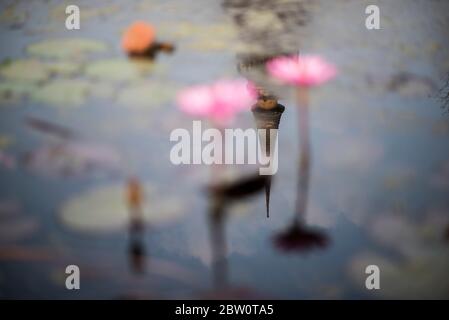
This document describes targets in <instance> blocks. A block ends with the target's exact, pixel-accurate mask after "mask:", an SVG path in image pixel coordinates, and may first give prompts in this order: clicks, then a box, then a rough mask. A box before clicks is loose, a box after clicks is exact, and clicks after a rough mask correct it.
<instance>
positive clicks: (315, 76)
mask: <svg viewBox="0 0 449 320" xmlns="http://www.w3.org/2000/svg"><path fill="white" fill-rule="evenodd" d="M267 69H268V72H269V73H270V74H271V75H272V76H273V77H275V78H276V79H278V80H280V81H281V82H283V83H286V84H290V85H295V86H304V87H312V86H317V85H321V84H323V83H325V82H327V81H329V80H331V79H332V78H334V77H335V75H336V74H337V69H336V68H335V67H334V66H333V65H331V64H330V63H328V62H327V61H325V60H324V59H323V58H321V57H319V56H287V57H277V58H275V59H273V60H271V61H269V62H268V63H267Z"/></svg>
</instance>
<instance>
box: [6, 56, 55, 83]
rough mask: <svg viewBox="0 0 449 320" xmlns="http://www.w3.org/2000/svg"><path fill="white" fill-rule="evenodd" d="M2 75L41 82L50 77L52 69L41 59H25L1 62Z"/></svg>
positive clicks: (18, 79) (11, 78)
mask: <svg viewBox="0 0 449 320" xmlns="http://www.w3.org/2000/svg"><path fill="white" fill-rule="evenodd" d="M0 75H1V76H2V77H4V78H6V79H8V80H16V81H29V82H40V81H44V80H47V79H48V78H49V77H50V71H49V70H48V69H47V66H46V65H45V64H44V63H42V62H41V61H39V60H36V59H23V60H13V61H9V62H6V63H3V64H1V65H0Z"/></svg>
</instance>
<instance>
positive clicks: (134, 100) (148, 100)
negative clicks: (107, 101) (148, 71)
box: [118, 81, 176, 108]
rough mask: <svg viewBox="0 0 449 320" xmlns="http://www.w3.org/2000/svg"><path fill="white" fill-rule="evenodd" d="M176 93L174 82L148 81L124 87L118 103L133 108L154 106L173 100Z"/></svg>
mask: <svg viewBox="0 0 449 320" xmlns="http://www.w3.org/2000/svg"><path fill="white" fill-rule="evenodd" d="M175 94H176V87H175V86H174V85H173V84H164V83H158V82H154V81H146V82H143V83H139V84H136V85H133V86H130V87H127V88H125V89H123V90H122V91H121V92H120V93H119V95H118V103H119V104H121V105H124V106H128V107H133V108H154V107H157V106H160V105H162V104H164V103H167V102H169V101H172V100H173V99H174V96H175Z"/></svg>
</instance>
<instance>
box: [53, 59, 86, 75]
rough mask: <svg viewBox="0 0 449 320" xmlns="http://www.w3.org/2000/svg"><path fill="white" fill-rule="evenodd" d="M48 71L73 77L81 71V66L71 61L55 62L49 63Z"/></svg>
mask: <svg viewBox="0 0 449 320" xmlns="http://www.w3.org/2000/svg"><path fill="white" fill-rule="evenodd" d="M46 66H47V69H48V70H49V72H50V73H51V74H56V75H61V76H71V75H73V74H76V73H78V72H79V71H80V69H81V65H80V64H78V63H75V62H71V61H53V62H50V63H47V65H46Z"/></svg>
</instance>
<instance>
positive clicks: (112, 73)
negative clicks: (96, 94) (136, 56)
mask: <svg viewBox="0 0 449 320" xmlns="http://www.w3.org/2000/svg"><path fill="white" fill-rule="evenodd" d="M152 65H153V64H152V63H144V62H133V61H128V60H123V59H106V60H99V61H95V62H93V63H91V64H89V65H88V66H87V68H86V71H85V74H86V75H87V76H88V77H90V78H92V79H96V80H104V81H112V82H125V81H131V80H135V79H139V78H140V77H142V76H144V75H145V74H147V73H149V72H150V71H151V69H152Z"/></svg>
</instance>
